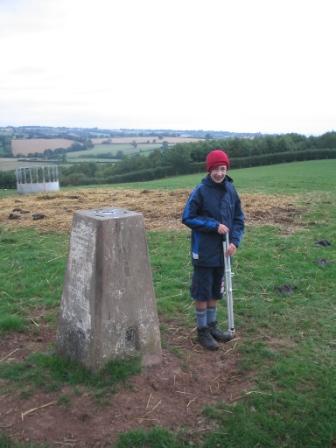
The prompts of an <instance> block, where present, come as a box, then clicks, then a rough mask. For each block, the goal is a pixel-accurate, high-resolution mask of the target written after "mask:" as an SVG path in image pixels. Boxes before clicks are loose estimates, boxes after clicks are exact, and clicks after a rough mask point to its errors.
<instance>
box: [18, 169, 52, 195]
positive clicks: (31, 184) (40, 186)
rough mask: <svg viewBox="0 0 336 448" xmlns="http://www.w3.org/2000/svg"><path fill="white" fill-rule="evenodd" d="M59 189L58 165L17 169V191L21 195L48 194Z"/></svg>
mask: <svg viewBox="0 0 336 448" xmlns="http://www.w3.org/2000/svg"><path fill="white" fill-rule="evenodd" d="M59 189H60V186H59V171H58V166H57V165H44V166H34V167H29V168H17V169H16V190H17V192H18V193H20V194H30V193H48V192H53V191H59Z"/></svg>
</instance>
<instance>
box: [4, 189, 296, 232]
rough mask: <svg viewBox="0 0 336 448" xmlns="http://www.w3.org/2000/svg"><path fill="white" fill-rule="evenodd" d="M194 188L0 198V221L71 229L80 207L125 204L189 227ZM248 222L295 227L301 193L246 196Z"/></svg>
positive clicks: (150, 225)
mask: <svg viewBox="0 0 336 448" xmlns="http://www.w3.org/2000/svg"><path fill="white" fill-rule="evenodd" d="M189 194H190V190H174V191H165V190H112V189H86V190H82V189H81V190H77V191H75V190H74V191H71V193H69V192H64V193H63V192H60V193H52V194H50V193H49V194H38V195H29V196H14V197H13V196H11V197H7V198H2V199H0V223H2V224H5V225H8V226H10V227H15V228H19V227H35V228H38V229H39V230H42V231H58V232H59V231H66V232H67V231H69V230H70V227H71V222H72V217H73V214H74V212H76V211H78V210H88V209H100V208H125V209H128V210H132V211H136V212H140V213H142V214H143V216H144V221H145V227H146V229H147V230H159V229H160V230H167V229H171V230H173V229H185V226H183V225H182V224H181V214H182V211H183V208H184V206H185V203H186V200H187V198H188V195H189ZM241 199H242V204H243V209H244V212H245V214H246V222H247V224H252V225H258V224H262V225H265V224H270V225H278V226H280V227H282V228H283V229H286V230H288V231H290V230H291V229H292V228H294V227H295V226H297V225H299V223H300V219H301V215H302V213H303V211H302V210H300V209H299V208H298V207H296V205H295V203H294V202H293V201H295V198H293V197H287V196H270V195H261V194H243V195H241Z"/></svg>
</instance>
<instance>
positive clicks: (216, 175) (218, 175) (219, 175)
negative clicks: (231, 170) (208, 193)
mask: <svg viewBox="0 0 336 448" xmlns="http://www.w3.org/2000/svg"><path fill="white" fill-rule="evenodd" d="M226 172H227V168H226V165H219V166H216V168H214V169H213V170H211V171H210V177H211V179H212V180H213V181H214V182H216V184H220V183H221V182H223V180H224V178H225V176H226Z"/></svg>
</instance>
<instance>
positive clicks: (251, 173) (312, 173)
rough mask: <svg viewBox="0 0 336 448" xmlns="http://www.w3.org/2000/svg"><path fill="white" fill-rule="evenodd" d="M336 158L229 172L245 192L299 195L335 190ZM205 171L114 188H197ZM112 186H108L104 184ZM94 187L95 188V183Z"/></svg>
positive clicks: (238, 186) (238, 187) (115, 185)
mask: <svg viewBox="0 0 336 448" xmlns="http://www.w3.org/2000/svg"><path fill="white" fill-rule="evenodd" d="M335 172H336V160H334V159H332V160H316V161H309V162H294V163H284V164H280V165H269V166H261V167H256V168H243V169H239V170H230V171H229V175H230V176H231V177H232V178H233V180H234V184H235V185H236V186H237V189H239V191H241V192H246V193H248V192H255V193H267V194H282V193H285V194H297V193H305V192H310V191H326V192H327V191H330V192H331V191H333V190H335V181H334V177H335ZM204 176H205V173H199V174H189V175H185V176H178V177H171V178H165V179H158V180H153V181H149V182H134V183H128V184H127V185H126V184H113V185H112V186H111V185H110V187H111V188H140V189H143V188H148V189H170V190H174V189H177V188H193V187H194V186H195V185H197V183H199V182H200V181H201V180H202V178H203V177H204ZM104 187H108V185H104ZM92 188H95V187H94V186H93V187H92Z"/></svg>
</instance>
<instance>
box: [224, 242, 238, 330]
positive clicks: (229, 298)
mask: <svg viewBox="0 0 336 448" xmlns="http://www.w3.org/2000/svg"><path fill="white" fill-rule="evenodd" d="M229 245H230V243H229V234H228V233H226V234H225V240H223V254H224V274H225V290H226V304H227V315H228V333H229V334H230V336H231V337H232V338H233V336H234V333H235V326H234V316H233V295H232V272H231V258H230V256H229V255H227V250H228V248H229Z"/></svg>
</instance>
